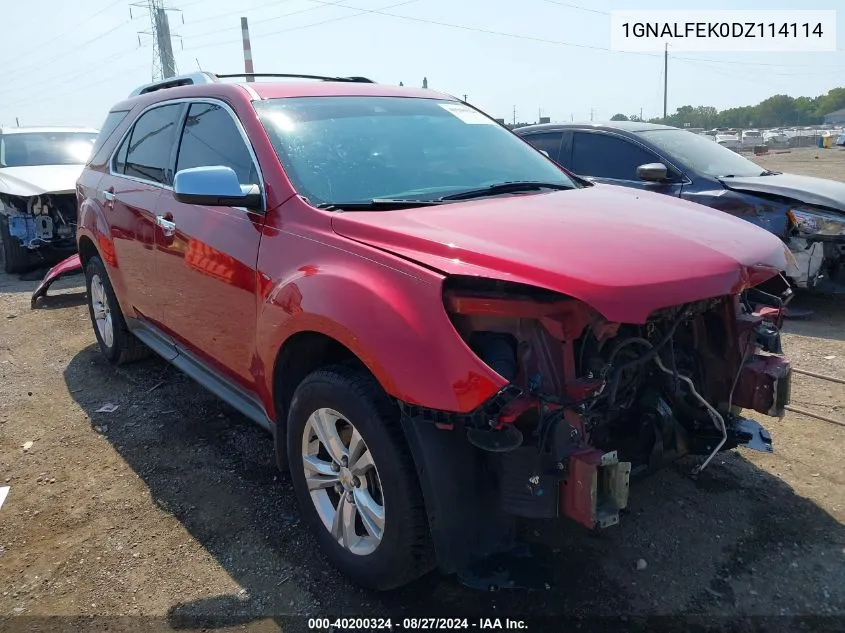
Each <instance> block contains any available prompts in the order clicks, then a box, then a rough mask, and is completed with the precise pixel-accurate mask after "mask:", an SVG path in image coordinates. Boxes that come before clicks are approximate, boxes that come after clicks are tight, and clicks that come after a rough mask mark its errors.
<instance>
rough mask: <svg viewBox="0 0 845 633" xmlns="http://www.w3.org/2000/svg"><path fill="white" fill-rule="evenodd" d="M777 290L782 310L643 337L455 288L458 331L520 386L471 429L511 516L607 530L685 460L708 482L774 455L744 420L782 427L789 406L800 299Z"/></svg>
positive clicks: (668, 320)
mask: <svg viewBox="0 0 845 633" xmlns="http://www.w3.org/2000/svg"><path fill="white" fill-rule="evenodd" d="M774 280H775V281H778V280H780V281H782V282H783V293H784V294H782V295H781V296H777V295H773V294H770V293H767V292H763V291H762V290H759V289H754V288H752V289H749V290H746V291H744V292H743V293H742V294H740V295H736V296H724V297H718V298H714V299H708V300H704V301H698V302H694V303H689V304H685V305H680V306H675V307H671V308H665V309H661V310H658V311H656V312H655V313H653V314H652V315H651V317H650V318H649V319H648V321H647V322H646V323H645V324H641V325H635V324H625V323H611V322H608V321H607V320H605V319H604V318H603V317H602V316H601V315H600V314H598V313H597V312H596V311H594V310H593V309H592V308H590V307H589V306H587V305H586V304H584V303H583V302H580V301H577V300H575V299H571V298H568V297H564V296H562V295H560V294H557V293H553V292H546V291H542V290H538V289H536V288H532V287H526V286H520V285H518V284H512V283H508V282H497V281H484V280H477V279H469V278H451V279H449V280H448V281H447V283H446V286H445V289H444V302H445V305H446V309H447V312H448V313H449V315H450V318H451V319H452V322H453V324H454V325H455V327H456V329H457V331H458V332H459V333H460V334H461V336H462V337H463V339H464V340H465V341H466V343H467V344H468V345H469V346H470V348H472V350H473V351H474V352H475V353H476V355H478V356H479V357H480V358H481V359H482V360H484V361H485V362H486V363H487V364H488V365H489V366H490V367H491V368H492V369H494V370H495V371H496V372H497V373H498V374H499V375H501V376H502V377H503V378H505V379H506V380H507V381H508V382H509V385H508V386H507V387H506V388H505V389H503V390H502V391H501V392H500V393H499V394H498V396H497V398H496V400H497V402H498V404H497V405H496V407H494V409H495V410H493V409H490V408H489V407H488V408H486V409H485V412H484V413H483V414H482V415H474V416H467V417H466V419H465V420H463V421H462V424H463V426H465V427H466V430H467V436H468V439H469V441H470V442H471V443H472V444H473V445H475V446H476V447H477V448H479V449H482V450H483V451H486V454H487V455H488V458H487V463H488V464H489V466H490V470H491V471H492V472H494V473H495V476H496V478H497V480H498V488H499V497H500V501H501V506H502V509H503V510H504V511H505V512H506V513H508V514H512V515H517V516H528V517H536V518H553V517H558V516H568V517H570V518H572V519H574V520H576V521H578V522H579V523H582V524H584V525H586V526H588V527H591V528H592V527H606V526H609V525H613V524H615V523H617V522H618V521H619V512H620V510H622V509H624V508H625V506H626V504H627V499H628V486H629V481H630V478H631V477H633V476H636V475H641V474H645V473H648V472H651V471H654V470H656V469H658V468H660V467H662V466H665V465H666V464H668V463H670V462H672V461H674V460H676V459H677V458H679V457H681V456H683V455H687V454H693V455H701V456H703V457H704V458H705V459H704V461H703V463H701V464H700V465H699V466H698V467H697V468H698V470H699V471H700V470H702V469H704V468H706V467H707V465H708V464H709V463H710V461H711V460H712V458H713V457H714V456H715V455H716V454H717V453H718V452H719V451H724V450H727V449H730V448H734V447H737V446H740V445H743V446H747V447H749V448H753V449H757V450H761V451H767V452H771V451H772V445H771V437H770V436H769V434H768V432H767V431H766V430H765V429H763V428H762V427H761V426H760V425H759V424H758V423H756V422H754V421H753V420H750V419H747V418H745V417H742V416H741V415H740V414H741V411H742V409H751V410H754V411H757V412H759V413H763V414H765V415H769V416H775V417H781V416H783V414H784V407H785V405H786V404H787V403H788V401H789V392H790V366H789V363H788V361H787V360H786V359H785V358H783V356H782V355H781V354H782V350H781V345H780V327H781V325H782V320H783V307H784V305H785V301H788V298H789V289H788V288H789V286H788V283H787V282H786V280H784V279H783V278H782V277H781V278H778V277H776V278H774ZM771 286H772V284H771V280H770V282H769V283H768V284H767V286H766V287H767V288H771Z"/></svg>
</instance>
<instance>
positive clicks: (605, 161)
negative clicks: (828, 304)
mask: <svg viewBox="0 0 845 633" xmlns="http://www.w3.org/2000/svg"><path fill="white" fill-rule="evenodd" d="M514 132H516V133H517V134H518V135H519V136H521V137H522V138H524V139H525V140H526V141H528V142H529V143H531V144H532V145H534V147H536V148H537V149H539V150H542V151H544V152H545V153H546V154H547V155H548V156H549V157H550V158H551V159H552V160H554V161H555V162H557V163H559V164H560V165H562V166H563V167H565V168H566V169H568V170H569V171H571V172H573V173H575V174H578V175H579V176H582V177H584V178H587V179H589V180H593V181H595V182H603V183H608V184H615V185H621V186H624V187H633V188H638V189H644V190H648V191H654V192H656V193H664V194H667V195H671V196H677V197H680V198H685V199H687V200H690V201H692V202H698V203H700V204H703V205H706V206H708V207H713V208H714V209H719V210H720V211H724V212H726V213H730V214H731V215H735V216H738V217H740V218H742V219H744V220H748V221H749V222H752V223H753V224H756V225H758V226H761V227H763V228H764V229H766V230H768V231H770V232H771V233H774V234H775V235H777V236H778V237H780V238H781V239H782V240H783V241H784V242H785V243H786V244H787V245H788V246H789V250H790V251H792V254H793V255H794V256H795V258H794V261H791V262H790V263H789V268H788V269H787V270H785V271H783V272H784V273H785V274H786V276H787V277H788V278H789V280H790V282H791V283H792V285H793V286H797V287H798V288H805V289H812V290H815V291H819V292H832V293H845V183H842V182H837V181H833V180H826V179H823V178H811V177H809V176H798V175H795V174H783V173H779V172H774V171H770V170H766V169H763V168H762V167H760V166H759V165H757V164H756V163H754V162H752V161H750V160H748V159H747V158H745V157H743V156H741V155H739V154H737V153H736V152H733V151H731V150H729V149H727V148H725V147H723V146H721V145H720V144H719V143H716V142H714V141H713V140H711V139H709V138H708V137H705V136H701V135H698V134H693V133H691V132H687V131H686V130H681V129H679V128H675V127H670V126H667V125H657V124H653V123H641V122H631V121H612V122H608V123H563V124H555V123H552V124H544V125H531V126H527V127H522V128H518V129H516V130H514Z"/></svg>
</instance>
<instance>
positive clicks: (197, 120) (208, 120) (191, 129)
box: [176, 103, 258, 185]
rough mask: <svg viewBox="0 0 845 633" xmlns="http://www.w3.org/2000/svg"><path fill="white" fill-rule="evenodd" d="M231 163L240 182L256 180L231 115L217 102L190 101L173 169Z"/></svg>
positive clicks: (246, 151)
mask: <svg viewBox="0 0 845 633" xmlns="http://www.w3.org/2000/svg"><path fill="white" fill-rule="evenodd" d="M218 166H222V167H231V168H232V169H233V170H234V171H235V173H236V174H237V175H238V180H239V181H240V183H241V184H242V185H255V184H258V173H257V171H256V169H255V165H254V163H253V160H252V156H251V155H250V153H249V150H248V149H247V146H246V143H245V142H244V139H243V136H241V133H240V131H239V130H238V127H237V125H235V121H234V119H232V116H231V115H230V114H229V112H228V111H227V110H226V109H225V108H224V107H223V106H221V105H216V104H212V103H194V104H192V105H191V109H190V110H188V117H187V119H186V120H185V128H184V130H183V132H182V142H181V143H180V145H179V157H178V159H177V160H176V171H180V170H182V169H189V168H191V167H218Z"/></svg>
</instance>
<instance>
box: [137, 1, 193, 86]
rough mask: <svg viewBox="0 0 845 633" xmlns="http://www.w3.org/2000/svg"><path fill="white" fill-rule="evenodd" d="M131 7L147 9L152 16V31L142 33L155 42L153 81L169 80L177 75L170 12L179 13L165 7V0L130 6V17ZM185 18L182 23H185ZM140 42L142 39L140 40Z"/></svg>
mask: <svg viewBox="0 0 845 633" xmlns="http://www.w3.org/2000/svg"><path fill="white" fill-rule="evenodd" d="M131 7H140V8H142V9H146V10H147V11H148V12H149V14H150V30H149V31H142V32H141V33H143V34H144V35H149V36H150V37H152V40H153V79H154V80H158V79H167V78H168V77H174V76H175V75H176V60H175V59H174V57H173V38H174V37H179V36H178V35H173V34H172V33H171V31H170V20H169V19H168V16H167V12H168V11H178V10H179V9H173V8H170V7H167V6H165V0H146V1H145V2H137V3H133V4H131V5H130V9H129V15H130V17H131V16H132V9H131ZM184 20H185V19H184V17H183V18H182V21H183V22H184ZM138 39H139V41H140V37H139V38H138Z"/></svg>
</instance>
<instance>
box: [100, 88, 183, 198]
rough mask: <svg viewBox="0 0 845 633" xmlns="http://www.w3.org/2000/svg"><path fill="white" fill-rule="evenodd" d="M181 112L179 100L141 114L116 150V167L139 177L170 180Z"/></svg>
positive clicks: (119, 171)
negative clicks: (118, 149) (122, 143)
mask: <svg viewBox="0 0 845 633" xmlns="http://www.w3.org/2000/svg"><path fill="white" fill-rule="evenodd" d="M181 112H182V105H181V104H171V105H165V106H160V107H158V108H154V109H152V110H147V111H146V112H145V113H144V114H142V115H141V116H140V118H139V119H138V120H137V121H136V122H135V126H134V127H133V128H132V132H131V134H130V135H129V136H128V137H127V141H125V142H124V145H123V146H122V147H121V148H120V151H118V153H117V156H116V160H115V166H114V167H115V171H117V172H118V173H123V174H125V175H127V176H132V177H134V178H141V179H142V180H150V181H152V182H157V183H162V184H170V183H171V182H172V180H173V174H172V173H171V171H172V170H171V163H170V159H171V156H172V155H173V146H174V143H176V131H177V129H178V127H179V115H180V113H181ZM121 168H122V171H121Z"/></svg>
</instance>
